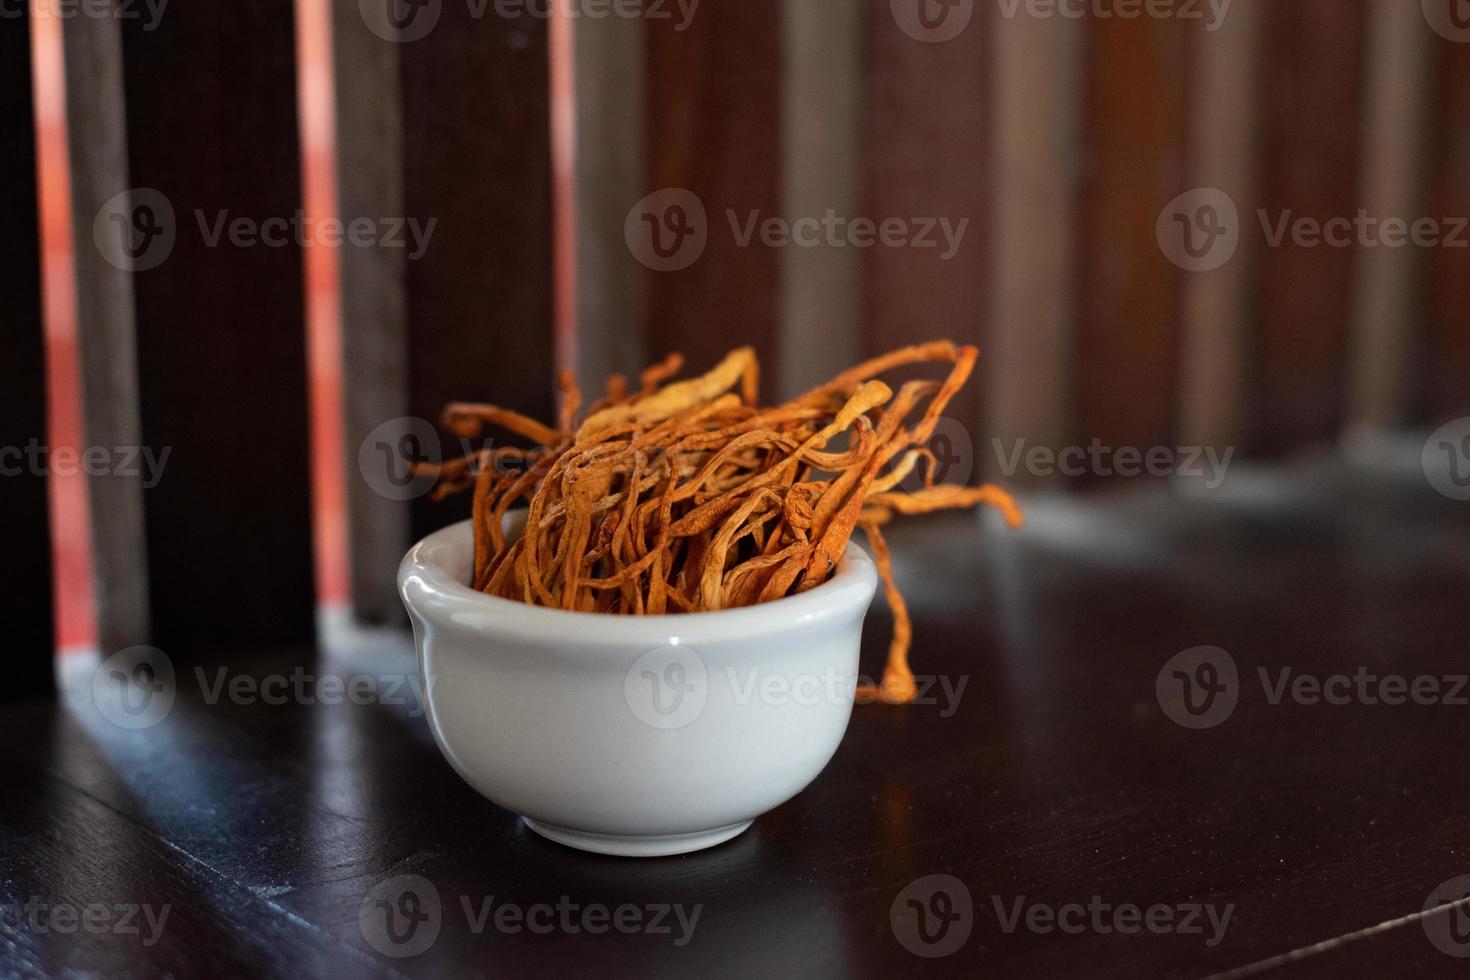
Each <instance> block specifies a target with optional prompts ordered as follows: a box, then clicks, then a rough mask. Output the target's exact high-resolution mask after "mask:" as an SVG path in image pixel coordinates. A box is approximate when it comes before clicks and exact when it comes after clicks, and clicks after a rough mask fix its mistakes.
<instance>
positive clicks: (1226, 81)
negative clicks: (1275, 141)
mask: <svg viewBox="0 0 1470 980" xmlns="http://www.w3.org/2000/svg"><path fill="white" fill-rule="evenodd" d="M1270 2H1271V0H1235V2H1234V4H1233V5H1232V6H1231V7H1230V11H1229V14H1228V16H1227V17H1226V18H1225V19H1224V21H1223V23H1221V25H1220V27H1219V29H1218V30H1217V31H1214V32H1203V31H1196V32H1194V33H1193V35H1192V36H1191V38H1190V45H1191V51H1192V58H1191V71H1192V77H1191V80H1190V85H1189V91H1190V104H1189V117H1188V123H1187V126H1188V134H1187V138H1188V141H1189V144H1188V174H1187V176H1186V177H1185V179H1184V180H1183V181H1182V182H1181V187H1180V188H1179V190H1180V191H1181V193H1182V192H1183V191H1184V190H1185V188H1186V187H1187V188H1198V187H1208V188H1215V189H1218V190H1220V191H1223V192H1224V193H1225V194H1226V195H1228V196H1229V198H1230V199H1231V200H1232V201H1233V202H1235V205H1236V211H1237V217H1236V228H1235V231H1236V238H1235V254H1234V255H1233V256H1231V257H1230V258H1229V259H1228V260H1227V261H1226V262H1225V264H1224V265H1222V266H1220V267H1219V268H1217V269H1214V270H1212V271H1209V272H1201V273H1190V274H1186V275H1185V276H1184V277H1183V283H1182V287H1181V288H1182V295H1181V298H1180V310H1181V313H1180V316H1181V324H1180V342H1181V345H1182V350H1181V362H1180V372H1179V441H1180V443H1181V444H1183V445H1192V446H1215V447H1222V448H1223V447H1227V446H1233V445H1235V444H1236V443H1237V442H1238V441H1239V440H1240V439H1241V437H1242V436H1243V435H1244V432H1245V425H1246V420H1247V417H1248V412H1249V393H1248V390H1247V383H1248V379H1249V375H1248V365H1249V357H1250V351H1251V343H1252V337H1253V336H1254V335H1255V329H1256V324H1255V310H1256V301H1257V292H1256V285H1257V283H1256V271H1257V270H1256V262H1257V245H1258V238H1257V236H1256V235H1255V234H1254V233H1253V232H1252V225H1251V224H1250V222H1251V215H1250V211H1251V207H1252V205H1253V204H1254V202H1255V201H1256V200H1257V195H1258V193H1259V174H1258V167H1259V162H1260V150H1261V146H1260V140H1259V131H1260V117H1259V109H1260V101H1259V84H1260V79H1259V73H1260V65H1261V49H1262V45H1263V36H1262V31H1263V28H1264V26H1265V14H1264V11H1265V7H1266V5H1267V4H1268V3H1270ZM1241 222H1245V225H1244V226H1243V227H1242V225H1241ZM1218 247H1220V248H1227V247H1229V245H1228V243H1226V242H1221V243H1220V245H1219V246H1218Z"/></svg>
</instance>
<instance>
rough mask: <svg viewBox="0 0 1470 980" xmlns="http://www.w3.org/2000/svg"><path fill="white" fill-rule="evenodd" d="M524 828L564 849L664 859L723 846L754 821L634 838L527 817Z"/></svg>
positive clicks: (524, 818) (632, 836) (523, 818)
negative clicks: (718, 845) (717, 845)
mask: <svg viewBox="0 0 1470 980" xmlns="http://www.w3.org/2000/svg"><path fill="white" fill-rule="evenodd" d="M521 819H522V820H524V821H525V822H526V826H527V827H530V828H531V829H532V830H534V831H535V832H536V833H538V834H540V835H541V836H542V837H545V838H546V839H547V840H553V841H556V842H557V843H558V844H565V845H566V846H567V847H575V848H576V849H577V850H579V851H591V852H593V853H594V854H612V855H615V856H617V857H667V856H668V855H671V854H688V853H689V852H690V851H702V850H704V849H705V848H706V847H714V846H715V845H716V844H723V843H725V841H727V840H730V839H731V838H732V837H737V836H739V835H740V833H741V832H742V831H744V830H745V828H747V827H749V826H750V825H751V824H752V823H754V822H755V821H754V820H746V821H745V822H743V823H732V824H730V825H729V826H728V827H717V828H715V829H714V830H700V831H696V832H694V833H692V834H662V835H654V836H651V837H638V836H634V835H622V834H595V833H592V832H591V831H588V830H572V829H570V828H568V827H557V826H555V825H554V824H549V823H542V822H541V821H539V820H532V819H531V818H530V817H522V818H521Z"/></svg>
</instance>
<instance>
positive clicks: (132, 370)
mask: <svg viewBox="0 0 1470 980" xmlns="http://www.w3.org/2000/svg"><path fill="white" fill-rule="evenodd" d="M120 24H121V22H120V21H119V20H118V19H117V18H115V17H73V18H70V19H68V20H66V21H64V22H63V25H62V40H63V45H64V49H65V60H66V65H65V67H66V101H67V112H66V114H67V132H68V144H69V147H70V151H71V152H70V159H69V164H70V177H71V212H72V241H73V242H74V243H76V242H79V243H81V245H80V247H78V248H75V249H74V258H73V263H74V267H75V270H76V298H77V333H78V338H77V349H78V353H79V355H80V361H81V381H82V383H81V389H82V399H83V402H84V419H83V428H84V432H85V439H86V442H87V444H88V445H92V446H141V445H142V420H141V418H140V414H139V411H140V410H139V398H138V357H137V333H136V324H135V318H136V306H135V303H134V294H133V273H131V272H129V271H128V270H126V269H124V268H119V267H118V265H116V264H114V263H113V262H111V261H109V260H108V259H107V258H105V257H104V256H103V253H102V251H101V250H100V249H98V248H96V247H94V246H95V243H94V241H93V221H94V219H95V217H96V215H97V214H98V213H99V212H100V211H101V210H102V209H103V208H104V207H107V206H108V202H109V201H112V200H114V199H115V196H116V195H119V194H127V192H128V191H129V189H130V187H131V184H130V182H129V178H128V160H127V155H128V144H127V138H128V136H127V113H126V111H125V109H124V103H123V67H122V58H123V38H122V30H121V27H120ZM138 203H142V202H138ZM149 448H150V449H151V450H153V451H154V452H155V453H159V452H161V451H162V448H163V447H161V446H150V447H149ZM145 479H146V477H145V475H144V474H143V473H142V472H138V471H135V472H134V473H131V474H119V473H106V474H103V475H100V476H94V477H92V478H90V479H89V481H88V485H87V489H88V504H89V506H90V509H91V514H92V520H91V530H92V561H93V566H94V568H93V579H94V582H95V587H94V593H95V595H96V606H97V612H96V615H97V645H98V647H99V648H100V649H102V650H104V651H107V652H109V653H110V652H113V651H117V650H122V649H124V648H126V647H129V646H134V645H137V644H146V643H148V642H150V641H151V639H152V624H151V622H150V619H149V598H148V546H147V534H146V531H145V528H144V499H145V495H146V493H147V490H146V489H145V488H144V482H145Z"/></svg>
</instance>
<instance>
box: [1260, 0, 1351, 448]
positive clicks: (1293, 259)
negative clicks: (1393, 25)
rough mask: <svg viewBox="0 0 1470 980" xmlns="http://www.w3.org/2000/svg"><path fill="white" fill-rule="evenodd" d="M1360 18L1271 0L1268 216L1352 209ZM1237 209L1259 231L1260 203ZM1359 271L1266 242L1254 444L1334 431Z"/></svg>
mask: <svg viewBox="0 0 1470 980" xmlns="http://www.w3.org/2000/svg"><path fill="white" fill-rule="evenodd" d="M1363 26H1364V4H1363V0H1294V2H1292V3H1273V4H1270V5H1269V6H1268V11H1267V18H1266V25H1265V32H1266V51H1265V54H1264V64H1263V66H1262V85H1261V91H1260V95H1261V108H1260V109H1259V112H1260V113H1261V116H1260V125H1261V127H1262V129H1263V141H1262V142H1263V156H1264V160H1263V164H1262V173H1261V180H1262V184H1261V203H1260V205H1259V206H1260V207H1262V208H1265V209H1266V211H1267V212H1268V214H1269V215H1270V217H1271V218H1272V220H1279V219H1280V216H1281V215H1282V214H1283V213H1285V212H1287V211H1290V212H1291V214H1292V216H1293V217H1306V218H1312V219H1315V220H1317V221H1319V222H1326V221H1328V220H1330V219H1333V218H1342V217H1348V218H1351V216H1352V215H1353V214H1354V213H1356V210H1357V204H1356V202H1357V196H1356V190H1357V170H1358V167H1357V162H1358V155H1359V154H1358V148H1359V130H1358V117H1359V105H1360V101H1361V98H1360V90H1361V83H1362V51H1363ZM1250 211H1251V212H1254V211H1255V209H1254V208H1252V209H1250ZM1242 220H1243V221H1245V223H1246V228H1247V232H1246V233H1248V234H1251V235H1261V236H1262V237H1264V232H1263V231H1262V230H1261V227H1260V222H1259V221H1258V220H1257V218H1256V215H1255V214H1254V213H1249V214H1246V215H1243V216H1242ZM1352 271H1353V253H1352V251H1351V250H1350V249H1343V248H1328V247H1324V246H1321V245H1319V246H1317V247H1303V246H1298V245H1294V244H1292V243H1291V241H1290V239H1289V237H1288V240H1286V241H1284V242H1283V243H1282V244H1281V246H1280V247H1278V248H1269V247H1268V254H1267V255H1266V256H1265V258H1264V261H1263V264H1262V267H1261V306H1260V314H1259V321H1258V322H1259V326H1258V331H1257V335H1258V340H1257V344H1258V347H1257V351H1258V353H1257V358H1256V374H1255V377H1254V379H1253V381H1252V382H1251V383H1250V387H1251V390H1253V391H1254V393H1255V397H1254V398H1253V399H1252V402H1253V404H1254V406H1255V412H1254V418H1253V421H1252V425H1251V433H1250V436H1249V446H1250V447H1251V448H1252V449H1254V450H1256V451H1258V452H1261V453H1263V454H1274V453H1284V452H1287V451H1289V450H1292V449H1295V448H1297V447H1299V446H1301V445H1303V444H1304V443H1306V444H1310V443H1330V442H1331V441H1333V440H1334V439H1335V438H1336V436H1337V433H1338V432H1339V430H1340V428H1341V425H1342V422H1343V418H1344V392H1345V369H1346V360H1345V357H1346V325H1347V322H1348V317H1349V315H1350V313H1349V311H1350V304H1351V301H1352V289H1351V283H1352Z"/></svg>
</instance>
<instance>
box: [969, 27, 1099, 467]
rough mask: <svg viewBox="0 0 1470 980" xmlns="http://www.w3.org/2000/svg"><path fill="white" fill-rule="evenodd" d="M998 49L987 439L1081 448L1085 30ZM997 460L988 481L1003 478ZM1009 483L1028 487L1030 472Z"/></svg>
mask: <svg viewBox="0 0 1470 980" xmlns="http://www.w3.org/2000/svg"><path fill="white" fill-rule="evenodd" d="M992 48H993V50H994V52H995V69H994V72H995V116H994V122H993V124H992V126H991V132H992V133H993V141H994V145H995V154H996V164H995V179H994V182H993V189H992V191H991V200H992V201H993V205H992V207H993V208H994V215H995V217H994V226H993V229H992V231H991V242H992V245H991V248H992V249H993V255H994V259H993V262H992V268H993V269H994V273H993V275H994V282H995V285H994V289H993V291H992V296H991V299H990V302H989V303H988V304H987V305H986V309H987V310H988V311H989V315H988V318H987V319H988V321H989V322H990V324H991V330H992V334H991V337H990V340H989V343H988V346H987V355H986V357H985V358H984V361H985V364H986V369H985V372H984V375H983V377H984V382H985V389H986V395H985V398H986V402H985V406H986V407H985V417H986V420H987V421H986V423H985V425H983V426H982V432H983V433H984V434H985V435H986V436H991V437H994V438H995V439H998V440H1000V441H1001V442H1002V443H1003V444H1005V445H1006V446H1007V447H1009V446H1010V445H1011V443H1012V442H1013V441H1014V440H1016V439H1020V438H1025V439H1026V440H1027V441H1028V443H1030V444H1040V445H1046V446H1052V447H1059V446H1063V445H1066V444H1068V443H1069V442H1070V441H1072V440H1073V439H1075V438H1076V435H1075V433H1076V428H1075V417H1076V415H1075V413H1076V408H1075V405H1076V402H1075V396H1074V394H1073V373H1072V372H1073V370H1074V365H1075V359H1074V356H1073V348H1074V345H1075V343H1076V328H1077V322H1076V321H1077V282H1078V275H1077V254H1076V253H1077V249H1076V238H1075V235H1076V228H1077V217H1076V209H1077V179H1078V173H1079V171H1080V168H1081V157H1080V154H1081V138H1080V131H1081V116H1080V112H1081V101H1082V88H1081V83H1082V31H1081V29H1080V28H1079V27H1078V26H1077V25H1076V24H1075V23H1073V22H1072V21H1062V20H1056V21H1050V22H1048V21H1040V20H1037V19H1034V18H1029V17H1018V18H1015V19H1007V20H1002V21H998V22H997V26H996V36H995V39H994V42H993V45H992ZM985 456H986V466H985V470H987V471H988V472H989V473H990V474H991V475H992V476H994V475H998V474H997V473H996V469H997V465H998V464H997V462H996V461H995V459H993V458H991V454H990V453H988V452H987V453H986V454H985ZM1006 478H1007V480H1008V481H1009V482H1015V483H1017V484H1024V483H1025V482H1027V475H1026V474H1025V473H1016V474H1011V475H1007V477H1006ZM1031 482H1039V481H1038V480H1032V481H1031Z"/></svg>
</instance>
